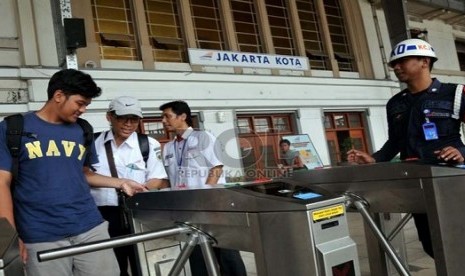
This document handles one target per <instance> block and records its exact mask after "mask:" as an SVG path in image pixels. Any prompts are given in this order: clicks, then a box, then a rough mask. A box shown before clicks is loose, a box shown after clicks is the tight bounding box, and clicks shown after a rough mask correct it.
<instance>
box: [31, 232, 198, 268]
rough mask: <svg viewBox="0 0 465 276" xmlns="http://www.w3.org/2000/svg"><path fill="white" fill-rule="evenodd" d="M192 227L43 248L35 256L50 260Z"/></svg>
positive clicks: (166, 235) (163, 236)
mask: <svg viewBox="0 0 465 276" xmlns="http://www.w3.org/2000/svg"><path fill="white" fill-rule="evenodd" d="M191 231H192V229H191V228H190V227H188V226H176V227H172V228H167V229H163V230H156V231H151V232H144V233H141V234H131V235H127V236H122V237H118V238H112V239H107V240H103V241H96V242H91V243H85V244H79V245H72V246H67V247H62V248H57V249H51V250H45V251H40V252H37V258H38V259H39V262H44V261H50V260H54V259H58V258H63V257H68V256H74V255H78V254H84V253H89V252H94V251H99V250H104V249H109V248H114V247H120V246H124V245H130V244H135V243H138V242H143V241H148V240H154V239H159V238H165V237H170V236H175V235H179V234H183V233H187V232H191Z"/></svg>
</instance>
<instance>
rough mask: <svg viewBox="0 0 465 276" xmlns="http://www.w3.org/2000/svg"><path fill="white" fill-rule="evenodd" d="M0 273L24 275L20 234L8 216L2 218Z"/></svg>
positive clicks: (2, 275) (0, 226)
mask: <svg viewBox="0 0 465 276" xmlns="http://www.w3.org/2000/svg"><path fill="white" fill-rule="evenodd" d="M0 275H1V276H20V275H24V271H23V263H22V261H21V258H20V256H19V246H18V234H17V233H16V231H15V230H14V228H13V227H12V226H11V225H10V224H9V223H8V221H7V220H6V218H0Z"/></svg>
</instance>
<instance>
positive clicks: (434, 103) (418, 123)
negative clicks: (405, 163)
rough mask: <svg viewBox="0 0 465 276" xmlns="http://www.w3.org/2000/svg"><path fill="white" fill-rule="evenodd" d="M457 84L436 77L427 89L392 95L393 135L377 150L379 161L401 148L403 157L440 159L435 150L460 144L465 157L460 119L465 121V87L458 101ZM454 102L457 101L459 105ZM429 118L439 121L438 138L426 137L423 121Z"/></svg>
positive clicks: (389, 113)
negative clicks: (413, 92) (427, 138)
mask: <svg viewBox="0 0 465 276" xmlns="http://www.w3.org/2000/svg"><path fill="white" fill-rule="evenodd" d="M456 88H457V84H449V83H447V84H446V83H441V82H439V81H438V80H437V79H433V83H432V84H431V86H430V87H428V89H426V90H425V91H422V92H419V93H415V94H412V93H410V91H409V90H408V89H404V90H403V91H401V92H400V93H398V94H396V95H395V96H394V97H392V98H391V99H390V100H389V101H388V103H387V106H386V111H387V120H388V127H389V134H388V135H389V138H388V140H387V141H386V143H385V144H384V145H383V147H382V148H381V149H380V150H379V151H378V152H376V153H374V154H373V158H375V160H376V162H383V161H390V160H391V159H392V158H394V157H395V156H396V155H397V154H398V153H399V152H400V158H401V159H402V160H405V159H408V158H419V159H421V160H422V161H424V162H436V161H437V157H436V155H435V154H434V151H437V150H441V149H442V148H444V147H446V146H452V147H455V148H457V149H458V150H459V151H460V152H461V153H462V156H464V157H465V145H464V144H463V142H462V140H461V139H460V123H461V122H463V121H464V111H465V99H464V91H460V94H459V99H458V101H456V100H455V97H456ZM454 103H455V104H457V106H456V107H455V108H454ZM454 110H455V113H454ZM456 113H458V114H456ZM428 121H429V122H433V123H434V124H435V125H436V129H437V134H438V139H435V140H426V139H425V135H424V131H423V124H425V123H426V122H428Z"/></svg>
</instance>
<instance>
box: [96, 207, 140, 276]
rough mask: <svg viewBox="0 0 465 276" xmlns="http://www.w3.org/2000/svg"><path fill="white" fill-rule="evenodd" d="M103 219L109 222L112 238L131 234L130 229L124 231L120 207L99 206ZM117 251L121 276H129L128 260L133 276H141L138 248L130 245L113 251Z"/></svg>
mask: <svg viewBox="0 0 465 276" xmlns="http://www.w3.org/2000/svg"><path fill="white" fill-rule="evenodd" d="M98 209H99V210H100V213H101V214H102V217H103V218H104V219H105V220H106V221H108V232H109V234H110V237H112V238H113V237H119V236H123V235H127V234H131V233H130V230H129V229H124V227H123V226H122V223H121V221H122V218H121V212H120V209H119V207H118V206H98ZM113 250H114V251H115V255H116V259H117V260H118V264H119V268H120V270H121V274H120V275H121V276H129V273H128V260H129V264H130V265H131V274H132V276H137V275H139V268H138V267H139V265H138V263H137V258H136V250H137V248H136V246H135V245H128V246H122V247H117V248H114V249H113Z"/></svg>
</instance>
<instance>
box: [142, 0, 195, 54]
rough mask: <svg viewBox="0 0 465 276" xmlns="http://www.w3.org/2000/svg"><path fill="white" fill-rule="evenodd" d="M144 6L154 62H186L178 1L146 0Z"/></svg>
mask: <svg viewBox="0 0 465 276" xmlns="http://www.w3.org/2000/svg"><path fill="white" fill-rule="evenodd" d="M144 5H145V13H146V17H147V29H148V33H149V38H150V43H151V45H152V48H153V58H154V60H155V61H165V62H186V60H187V58H186V47H185V43H184V40H183V38H182V32H181V24H180V22H179V14H178V7H177V4H176V0H145V1H144Z"/></svg>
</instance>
